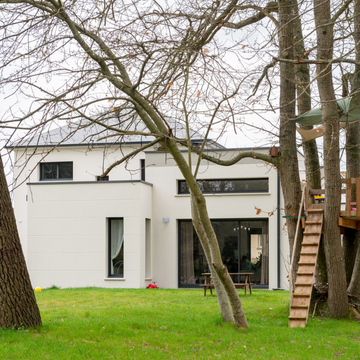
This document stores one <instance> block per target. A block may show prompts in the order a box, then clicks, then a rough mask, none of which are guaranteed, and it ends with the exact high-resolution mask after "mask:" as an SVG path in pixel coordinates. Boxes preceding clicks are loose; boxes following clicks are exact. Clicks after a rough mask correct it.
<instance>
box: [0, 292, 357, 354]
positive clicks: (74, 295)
mask: <svg viewBox="0 0 360 360" xmlns="http://www.w3.org/2000/svg"><path fill="white" fill-rule="evenodd" d="M239 294H240V296H241V300H242V302H243V305H244V309H245V312H246V315H247V319H248V322H249V326H250V329H247V330H237V329H236V328H235V327H234V325H232V324H224V323H223V322H222V321H221V318H220V314H219V310H218V306H217V299H216V297H215V296H213V297H212V296H207V297H204V296H203V291H202V290H163V289H158V290H151V289H140V290H117V289H99V288H86V289H85V288H84V289H65V290H57V289H50V290H43V291H42V292H39V293H36V297H37V300H38V304H39V307H40V311H41V315H42V320H43V327H41V328H38V329H30V330H21V329H20V330H1V329H0V358H1V359H17V360H18V359H26V360H27V359H218V358H222V359H243V358H249V359H281V358H282V359H359V358H360V324H359V323H357V322H352V321H350V320H333V319H327V318H313V319H309V321H308V325H307V327H306V328H305V329H300V328H295V329H290V328H288V326H287V324H288V321H287V316H288V295H289V294H288V292H284V291H262V290H255V291H253V294H252V295H247V296H246V297H245V296H244V294H243V291H239Z"/></svg>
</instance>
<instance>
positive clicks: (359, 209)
mask: <svg viewBox="0 0 360 360" xmlns="http://www.w3.org/2000/svg"><path fill="white" fill-rule="evenodd" d="M342 183H343V184H346V189H343V190H342V191H341V192H342V193H343V194H344V193H345V194H346V201H345V204H346V205H345V211H341V216H346V217H351V216H353V217H354V216H355V217H357V218H360V177H357V178H346V179H342ZM352 184H356V196H355V199H356V201H355V202H351V188H352Z"/></svg>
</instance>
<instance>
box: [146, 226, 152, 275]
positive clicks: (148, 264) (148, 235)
mask: <svg viewBox="0 0 360 360" xmlns="http://www.w3.org/2000/svg"><path fill="white" fill-rule="evenodd" d="M145 279H151V220H150V219H145Z"/></svg>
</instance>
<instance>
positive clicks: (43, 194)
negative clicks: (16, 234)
mask: <svg viewBox="0 0 360 360" xmlns="http://www.w3.org/2000/svg"><path fill="white" fill-rule="evenodd" d="M30 191H31V192H32V200H29V201H28V214H29V218H28V251H27V263H28V269H29V272H30V275H31V280H32V283H33V286H41V287H48V286H51V285H57V286H61V287H79V286H101V287H119V288H138V287H142V286H144V278H145V272H144V268H143V266H141V261H140V259H141V255H142V254H143V253H144V243H143V241H142V240H141V239H142V238H143V234H144V232H145V217H144V216H145V215H146V216H147V217H151V185H148V184H144V183H141V182H137V183H130V182H124V183H117V182H113V183H111V182H110V183H86V184H81V183H71V184H55V183H51V184H37V185H31V186H29V192H30ZM114 217H121V218H123V219H124V249H125V255H124V264H125V266H124V268H125V270H124V272H125V274H124V278H123V279H118V278H117V279H112V278H111V279H108V276H107V274H108V267H107V251H108V250H107V248H108V246H107V245H108V231H107V219H108V218H114ZM115 283H116V284H115Z"/></svg>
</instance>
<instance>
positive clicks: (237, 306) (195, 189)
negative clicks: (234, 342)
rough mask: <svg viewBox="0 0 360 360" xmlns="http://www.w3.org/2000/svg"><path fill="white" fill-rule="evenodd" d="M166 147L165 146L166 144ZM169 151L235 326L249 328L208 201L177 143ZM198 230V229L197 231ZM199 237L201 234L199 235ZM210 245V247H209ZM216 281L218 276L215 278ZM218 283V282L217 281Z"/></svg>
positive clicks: (172, 142)
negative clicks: (184, 185)
mask: <svg viewBox="0 0 360 360" xmlns="http://www.w3.org/2000/svg"><path fill="white" fill-rule="evenodd" d="M164 145H165V144H164ZM167 149H168V150H169V152H170V153H171V155H172V156H173V158H174V160H175V162H176V164H177V165H178V167H179V169H180V171H181V172H182V174H183V176H184V178H185V180H186V182H187V184H188V186H189V189H190V192H191V197H192V201H193V205H192V206H194V207H195V208H196V210H197V211H196V212H195V211H194V212H193V213H195V214H196V217H197V220H198V221H199V224H201V227H198V230H200V233H201V232H202V231H203V236H201V237H200V236H199V240H200V242H201V243H202V241H203V240H208V243H205V244H204V245H205V247H204V245H203V244H202V246H203V248H204V251H208V250H207V247H208V249H209V251H208V252H209V253H210V258H209V260H210V261H209V263H210V264H212V266H213V268H214V269H215V271H216V273H217V275H218V278H219V280H220V282H221V284H222V285H223V287H224V289H225V291H226V295H227V297H228V300H229V302H230V305H231V309H232V316H233V319H234V324H235V325H236V326H237V327H239V328H248V327H249V325H248V323H247V320H246V316H245V313H244V310H243V307H242V304H241V300H240V297H239V294H238V292H237V291H236V288H235V286H234V283H233V281H232V279H231V277H230V275H229V273H228V271H227V268H226V267H225V266H224V264H223V262H222V260H221V254H220V249H219V243H218V241H217V238H216V234H215V232H214V229H213V227H212V224H211V221H210V218H209V214H208V212H207V207H206V201H205V197H204V195H203V194H202V192H201V190H200V188H199V185H198V184H197V181H196V179H195V177H194V176H193V174H192V172H191V169H190V167H189V166H188V164H187V163H186V161H185V158H184V157H183V155H182V154H181V152H180V150H179V148H178V147H177V144H176V142H175V141H174V140H173V139H172V138H170V139H168V140H167ZM195 230H196V229H195ZM198 235H199V234H198ZM207 244H208V245H207ZM215 279H216V276H215ZM215 281H216V280H215ZM214 286H215V290H216V292H217V293H218V292H220V294H222V292H223V290H222V287H221V286H220V288H216V286H217V284H216V283H214ZM220 301H221V302H220V303H219V306H221V309H222V310H221V311H222V316H223V317H225V318H226V319H230V318H231V317H229V315H228V314H227V310H226V309H225V304H224V299H223V298H221V300H220Z"/></svg>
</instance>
